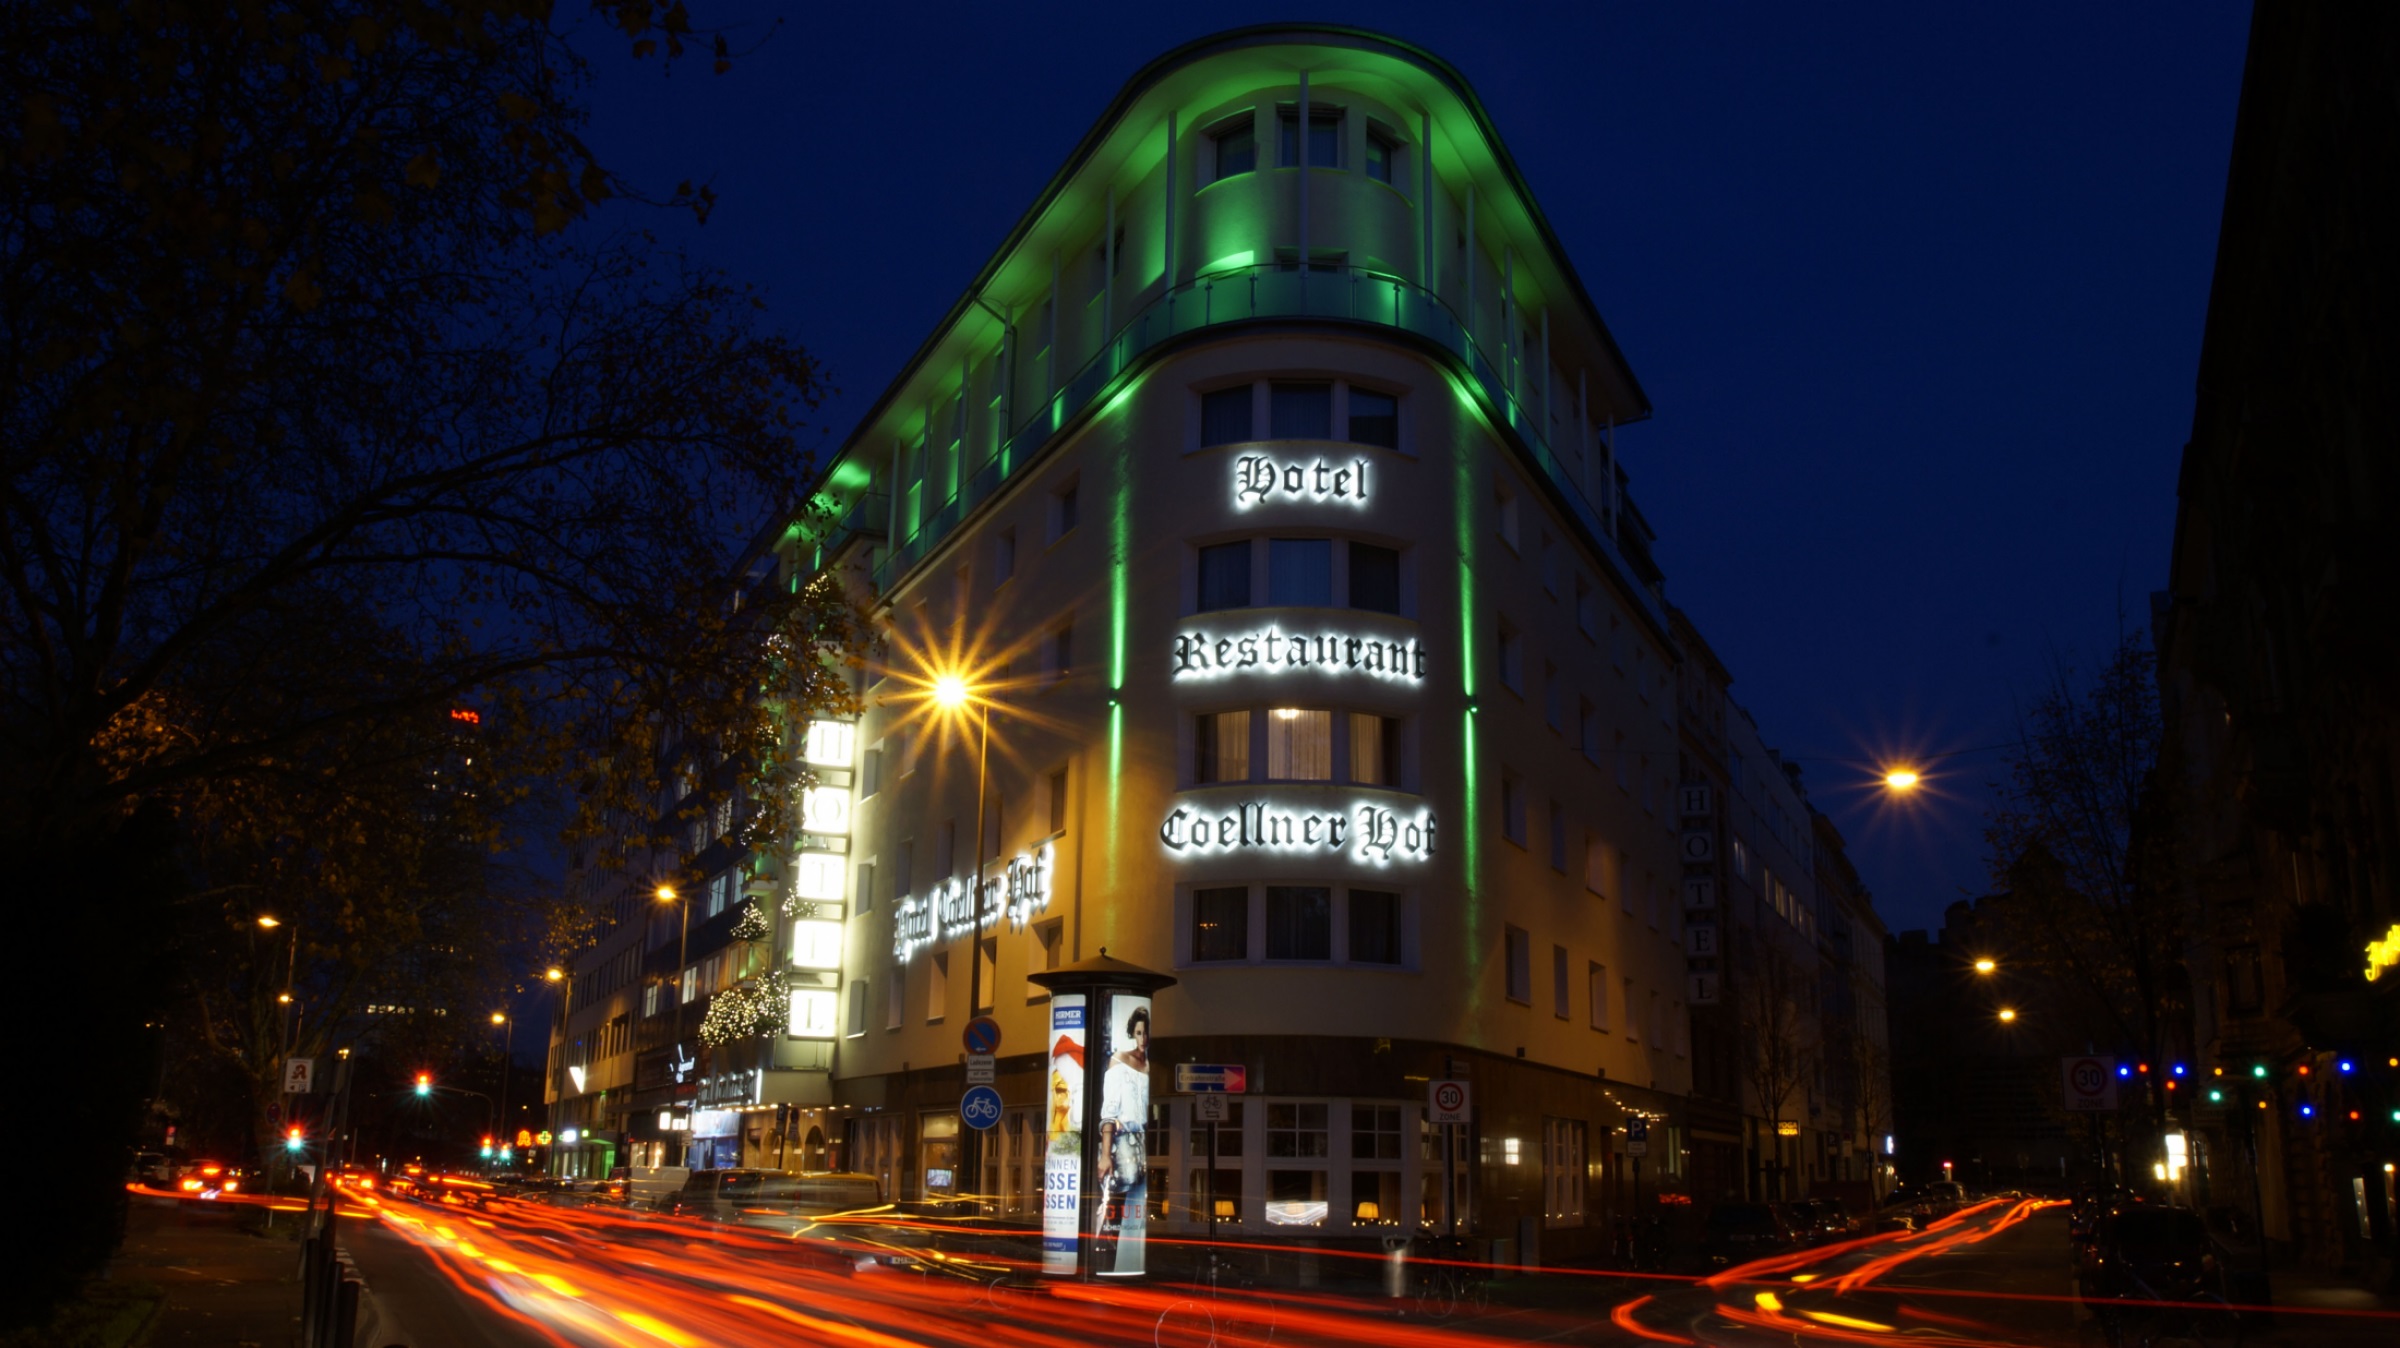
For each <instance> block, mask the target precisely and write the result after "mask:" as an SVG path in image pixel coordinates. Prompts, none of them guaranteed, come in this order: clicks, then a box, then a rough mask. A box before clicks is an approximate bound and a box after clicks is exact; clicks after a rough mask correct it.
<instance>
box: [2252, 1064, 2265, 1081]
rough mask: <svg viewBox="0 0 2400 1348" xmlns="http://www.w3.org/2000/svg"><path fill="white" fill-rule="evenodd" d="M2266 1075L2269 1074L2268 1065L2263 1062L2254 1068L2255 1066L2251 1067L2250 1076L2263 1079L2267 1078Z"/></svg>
mask: <svg viewBox="0 0 2400 1348" xmlns="http://www.w3.org/2000/svg"><path fill="white" fill-rule="evenodd" d="M2266 1074H2267V1065H2266V1064H2265V1063H2263V1062H2262V1063H2258V1064H2256V1065H2254V1066H2253V1067H2251V1069H2250V1075H2252V1076H2254V1077H2263V1076H2265V1075H2266Z"/></svg>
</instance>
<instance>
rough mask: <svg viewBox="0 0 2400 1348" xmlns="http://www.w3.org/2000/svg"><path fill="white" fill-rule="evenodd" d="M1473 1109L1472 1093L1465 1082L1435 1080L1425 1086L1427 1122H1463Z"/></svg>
mask: <svg viewBox="0 0 2400 1348" xmlns="http://www.w3.org/2000/svg"><path fill="white" fill-rule="evenodd" d="M1474 1110H1475V1097H1474V1093H1473V1092H1472V1091H1471V1090H1469V1089H1468V1086H1467V1083H1466V1082H1463V1081H1436V1082H1431V1083H1429V1084H1428V1085H1427V1086H1426V1088H1425V1121H1426V1122H1427V1123H1465V1122H1466V1121H1467V1119H1468V1117H1469V1116H1470V1115H1472V1114H1473V1113H1474Z"/></svg>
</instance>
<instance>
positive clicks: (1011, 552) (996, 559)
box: [992, 529, 1017, 587]
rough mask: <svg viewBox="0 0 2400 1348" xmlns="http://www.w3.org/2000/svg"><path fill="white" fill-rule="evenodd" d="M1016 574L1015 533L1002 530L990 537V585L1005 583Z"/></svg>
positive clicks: (1009, 530)
mask: <svg viewBox="0 0 2400 1348" xmlns="http://www.w3.org/2000/svg"><path fill="white" fill-rule="evenodd" d="M1015 574H1017V531H1016V530H1014V529H1002V530H1001V531H1000V532H998V533H996V534H994V535H992V584H993V586H994V587H998V586H999V585H1001V584H1003V583H1005V582H1006V581H1007V580H1008V578H1009V577H1011V576H1013V575H1015Z"/></svg>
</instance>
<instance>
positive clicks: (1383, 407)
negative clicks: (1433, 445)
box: [1350, 384, 1400, 449]
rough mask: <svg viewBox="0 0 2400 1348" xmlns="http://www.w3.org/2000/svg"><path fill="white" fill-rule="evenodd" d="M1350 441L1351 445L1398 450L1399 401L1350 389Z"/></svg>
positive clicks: (1356, 386) (1356, 387)
mask: <svg viewBox="0 0 2400 1348" xmlns="http://www.w3.org/2000/svg"><path fill="white" fill-rule="evenodd" d="M1350 440H1351V442H1352V443H1353V444H1360V445H1380V446H1382V447H1383V448H1385V449H1398V448H1399V447H1400V400H1399V399H1398V398H1395V397H1393V396H1392V395H1391V394H1389V393H1378V392H1376V391H1375V390H1373V389H1364V388H1360V387H1359V386H1358V385H1356V384H1352V385H1351V386H1350Z"/></svg>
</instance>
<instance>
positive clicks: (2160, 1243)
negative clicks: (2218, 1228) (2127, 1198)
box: [2075, 1203, 2225, 1304]
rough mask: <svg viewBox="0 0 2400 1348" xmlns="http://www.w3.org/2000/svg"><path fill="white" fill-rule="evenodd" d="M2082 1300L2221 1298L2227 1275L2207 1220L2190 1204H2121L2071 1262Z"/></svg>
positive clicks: (2102, 1219)
mask: <svg viewBox="0 0 2400 1348" xmlns="http://www.w3.org/2000/svg"><path fill="white" fill-rule="evenodd" d="M2075 1291H2076V1295H2077V1296H2079V1297H2081V1298H2082V1299H2083V1301H2084V1302H2085V1303H2086V1304H2092V1303H2105V1302H2113V1301H2120V1300H2126V1299H2133V1300H2141V1301H2189V1300H2192V1299H2193V1298H2195V1297H2198V1296H2202V1295H2213V1296H2219V1297H2221V1296H2223V1295H2224V1294H2225V1273H2224V1269H2223V1267H2222V1266H2221V1264H2220V1263H2219V1261H2218V1259H2217V1253H2216V1243H2215V1242H2214V1241H2213V1240H2211V1239H2210V1237H2209V1234H2208V1224H2207V1223H2206V1222H2204V1221H2202V1220H2201V1218H2200V1214H2199V1213H2197V1212H2194V1211H2192V1210H2191V1209H2189V1208H2170V1207H2162V1206H2159V1205H2156V1204H2150V1203H2127V1204H2120V1205H2119V1206H2117V1207H2114V1208H2112V1209H2110V1210H2109V1211H2108V1212H2107V1213H2105V1214H2103V1215H2102V1216H2101V1217H2100V1218H2099V1219H2098V1220H2097V1221H2095V1222H2094V1223H2093V1224H2092V1231H2091V1236H2090V1239H2089V1240H2087V1241H2086V1242H2085V1243H2084V1245H2083V1246H2082V1248H2081V1250H2080V1252H2079V1255H2078V1258H2077V1260H2076V1266H2075Z"/></svg>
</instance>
